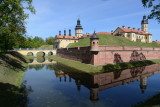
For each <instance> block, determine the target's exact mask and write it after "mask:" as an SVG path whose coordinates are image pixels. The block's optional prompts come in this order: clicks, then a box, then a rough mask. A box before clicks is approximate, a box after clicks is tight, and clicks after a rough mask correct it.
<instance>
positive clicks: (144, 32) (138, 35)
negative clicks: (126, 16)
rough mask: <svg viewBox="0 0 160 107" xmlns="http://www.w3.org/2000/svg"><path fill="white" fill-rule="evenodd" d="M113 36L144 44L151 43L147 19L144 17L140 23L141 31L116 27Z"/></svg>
mask: <svg viewBox="0 0 160 107" xmlns="http://www.w3.org/2000/svg"><path fill="white" fill-rule="evenodd" d="M114 34H116V35H117V36H122V37H126V38H128V39H129V40H131V41H135V42H144V43H151V42H152V34H150V33H149V32H148V19H146V16H145V15H144V16H143V20H142V22H141V30H140V28H139V29H138V30H135V28H133V29H131V27H128V28H125V26H122V27H118V28H117V29H116V30H115V31H114Z"/></svg>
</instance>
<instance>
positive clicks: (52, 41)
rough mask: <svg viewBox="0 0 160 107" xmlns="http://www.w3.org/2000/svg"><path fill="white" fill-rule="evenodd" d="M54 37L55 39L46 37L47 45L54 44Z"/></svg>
mask: <svg viewBox="0 0 160 107" xmlns="http://www.w3.org/2000/svg"><path fill="white" fill-rule="evenodd" d="M54 39H55V38H54V37H49V38H46V44H47V45H53V43H54Z"/></svg>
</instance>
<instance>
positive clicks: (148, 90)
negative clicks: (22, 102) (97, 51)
mask: <svg viewBox="0 0 160 107" xmlns="http://www.w3.org/2000/svg"><path fill="white" fill-rule="evenodd" d="M43 61H44V63H43V64H38V62H36V61H33V63H30V64H29V65H28V68H27V70H26V72H25V77H24V80H23V81H25V82H26V87H29V88H30V89H31V90H32V91H31V92H30V93H29V94H28V106H29V107H107V106H108V107H128V106H131V105H135V104H137V103H138V102H141V101H145V100H146V99H148V98H150V97H152V96H154V95H156V94H158V93H160V85H159V82H160V74H159V72H160V71H159V70H160V65H158V64H156V65H151V66H146V67H139V68H136V69H128V70H123V71H119V72H110V73H103V74H97V75H94V76H91V75H89V74H84V73H80V72H78V71H77V72H75V71H73V70H71V69H67V68H66V67H64V66H62V65H61V64H58V63H56V62H54V61H52V62H53V63H50V61H47V60H43ZM45 63H48V64H45ZM34 64H36V65H34Z"/></svg>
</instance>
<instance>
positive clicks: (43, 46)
mask: <svg viewBox="0 0 160 107" xmlns="http://www.w3.org/2000/svg"><path fill="white" fill-rule="evenodd" d="M39 48H41V49H51V48H53V45H42V46H41V47H39Z"/></svg>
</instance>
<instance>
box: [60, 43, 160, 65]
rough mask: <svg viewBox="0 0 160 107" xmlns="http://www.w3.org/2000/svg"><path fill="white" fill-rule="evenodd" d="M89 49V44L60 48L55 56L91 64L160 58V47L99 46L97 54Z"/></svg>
mask: <svg viewBox="0 0 160 107" xmlns="http://www.w3.org/2000/svg"><path fill="white" fill-rule="evenodd" d="M90 49H91V47H90V46H86V47H74V48H61V49H57V56H58V57H63V58H67V59H71V60H76V61H80V62H83V63H87V64H93V65H103V64H112V63H121V62H129V61H139V60H151V59H160V48H150V47H129V46H99V48H98V49H99V52H98V53H97V54H95V53H92V52H90ZM93 62H96V63H93Z"/></svg>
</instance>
